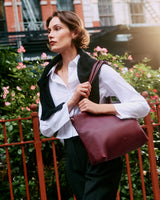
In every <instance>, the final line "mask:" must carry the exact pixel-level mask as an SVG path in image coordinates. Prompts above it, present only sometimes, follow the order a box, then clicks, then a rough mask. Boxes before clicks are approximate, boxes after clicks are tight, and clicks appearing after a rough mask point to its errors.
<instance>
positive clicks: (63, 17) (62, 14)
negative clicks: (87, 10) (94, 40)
mask: <svg viewBox="0 0 160 200" xmlns="http://www.w3.org/2000/svg"><path fill="white" fill-rule="evenodd" d="M53 17H58V18H59V19H60V21H61V22H62V23H64V24H66V25H67V26H68V28H69V30H70V31H73V32H75V33H76V34H77V36H76V37H75V38H74V39H73V43H74V45H75V47H76V48H77V49H78V48H82V49H86V48H87V46H88V44H89V42H90V36H89V33H88V32H87V30H86V29H85V28H84V26H83V23H82V20H81V19H80V18H79V16H78V15H77V14H76V13H74V12H72V11H56V12H54V13H53V14H52V15H51V16H50V17H49V18H48V19H47V21H46V26H47V28H48V26H49V23H50V21H51V20H52V19H53Z"/></svg>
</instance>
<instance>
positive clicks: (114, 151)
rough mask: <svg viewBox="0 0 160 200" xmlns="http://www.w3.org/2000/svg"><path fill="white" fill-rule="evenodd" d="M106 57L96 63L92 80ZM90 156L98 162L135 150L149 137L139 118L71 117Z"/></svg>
mask: <svg viewBox="0 0 160 200" xmlns="http://www.w3.org/2000/svg"><path fill="white" fill-rule="evenodd" d="M103 63H104V61H97V62H96V64H95V65H94V66H93V69H92V72H91V75H90V78H89V82H90V83H92V81H93V79H94V77H95V75H96V73H97V72H98V70H99V69H100V67H101V65H102V64H103ZM71 122H72V124H73V126H74V127H75V129H76V130H77V132H78V134H79V137H80V138H81V140H82V142H83V144H84V146H85V148H86V150H87V152H88V156H89V160H90V163H91V164H93V165H95V164H98V163H101V162H104V161H108V160H111V159H114V158H117V157H119V156H122V155H124V154H126V153H128V152H130V151H132V150H136V149H137V148H139V147H141V146H142V145H143V144H145V143H146V142H147V141H148V137H147V135H146V134H145V132H144V131H143V129H142V128H141V126H140V124H139V122H138V120H136V119H119V118H118V117H116V116H115V115H93V114H91V113H86V112H84V113H80V114H76V115H74V116H72V117H71Z"/></svg>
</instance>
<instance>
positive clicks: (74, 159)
mask: <svg viewBox="0 0 160 200" xmlns="http://www.w3.org/2000/svg"><path fill="white" fill-rule="evenodd" d="M47 28H48V38H49V44H50V50H51V51H52V52H56V53H58V55H57V56H56V57H55V58H54V59H53V60H52V61H51V62H50V63H49V65H48V66H46V68H45V70H44V72H43V74H42V77H41V79H40V80H39V81H38V84H39V87H40V105H39V118H40V130H41V132H42V134H43V135H45V136H47V137H51V136H53V135H54V134H55V133H56V137H57V138H59V139H63V140H64V144H65V152H66V174H67V177H68V181H69V183H70V185H71V187H72V190H73V193H74V194H75V196H76V199H77V200H115V199H116V193H117V189H118V185H119V182H120V178H121V172H122V161H121V158H117V159H114V160H111V161H108V162H104V163H101V164H98V165H91V164H90V162H89V159H88V155H87V152H86V150H85V148H84V146H83V144H82V142H81V140H80V139H79V136H78V134H77V132H76V130H75V129H74V127H73V126H72V124H71V121H70V117H71V116H72V115H74V114H77V113H79V112H85V111H87V112H90V113H94V114H102V113H103V114H114V115H117V116H118V117H119V118H140V117H144V116H146V115H147V114H148V112H149V110H150V108H149V106H148V104H147V102H146V101H145V99H144V98H143V97H142V96H141V95H140V94H138V93H137V92H136V91H135V90H134V89H133V88H132V87H131V86H130V85H129V84H128V83H127V82H126V81H125V80H124V79H122V77H121V76H120V75H119V74H118V73H117V72H116V71H114V70H113V69H112V68H111V67H110V66H108V65H106V64H103V65H102V67H101V69H100V72H99V75H98V76H97V77H96V78H95V80H94V82H93V84H92V89H91V85H90V84H89V82H88V77H89V74H90V72H91V69H92V66H93V64H94V63H95V62H96V60H95V59H93V58H92V57H90V56H89V55H88V54H87V53H86V52H85V51H84V50H82V49H85V48H87V45H88V44H89V34H88V33H87V31H86V30H85V29H84V27H83V25H82V21H81V20H80V18H79V17H78V16H77V15H76V14H75V13H73V12H71V11H57V12H55V13H53V15H52V16H51V17H49V18H48V20H47ZM108 96H116V97H117V98H118V99H119V100H120V102H121V103H117V104H106V103H105V99H106V98H107V97H108ZM81 97H83V99H82V98H81Z"/></svg>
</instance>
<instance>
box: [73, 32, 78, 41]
mask: <svg viewBox="0 0 160 200" xmlns="http://www.w3.org/2000/svg"><path fill="white" fill-rule="evenodd" d="M77 36H78V33H77V31H73V32H72V39H73V40H74V39H76V37H77Z"/></svg>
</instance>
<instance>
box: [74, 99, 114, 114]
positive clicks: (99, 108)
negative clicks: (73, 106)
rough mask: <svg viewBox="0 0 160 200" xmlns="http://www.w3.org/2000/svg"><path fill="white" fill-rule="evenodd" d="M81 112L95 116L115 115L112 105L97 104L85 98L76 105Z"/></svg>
mask: <svg viewBox="0 0 160 200" xmlns="http://www.w3.org/2000/svg"><path fill="white" fill-rule="evenodd" d="M78 106H79V108H80V110H81V112H90V113H92V114H95V115H99V114H112V115H117V114H118V113H117V111H116V109H115V107H114V104H97V103H94V102H92V101H90V100H89V99H87V98H84V99H82V100H81V101H80V102H79V104H78Z"/></svg>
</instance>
